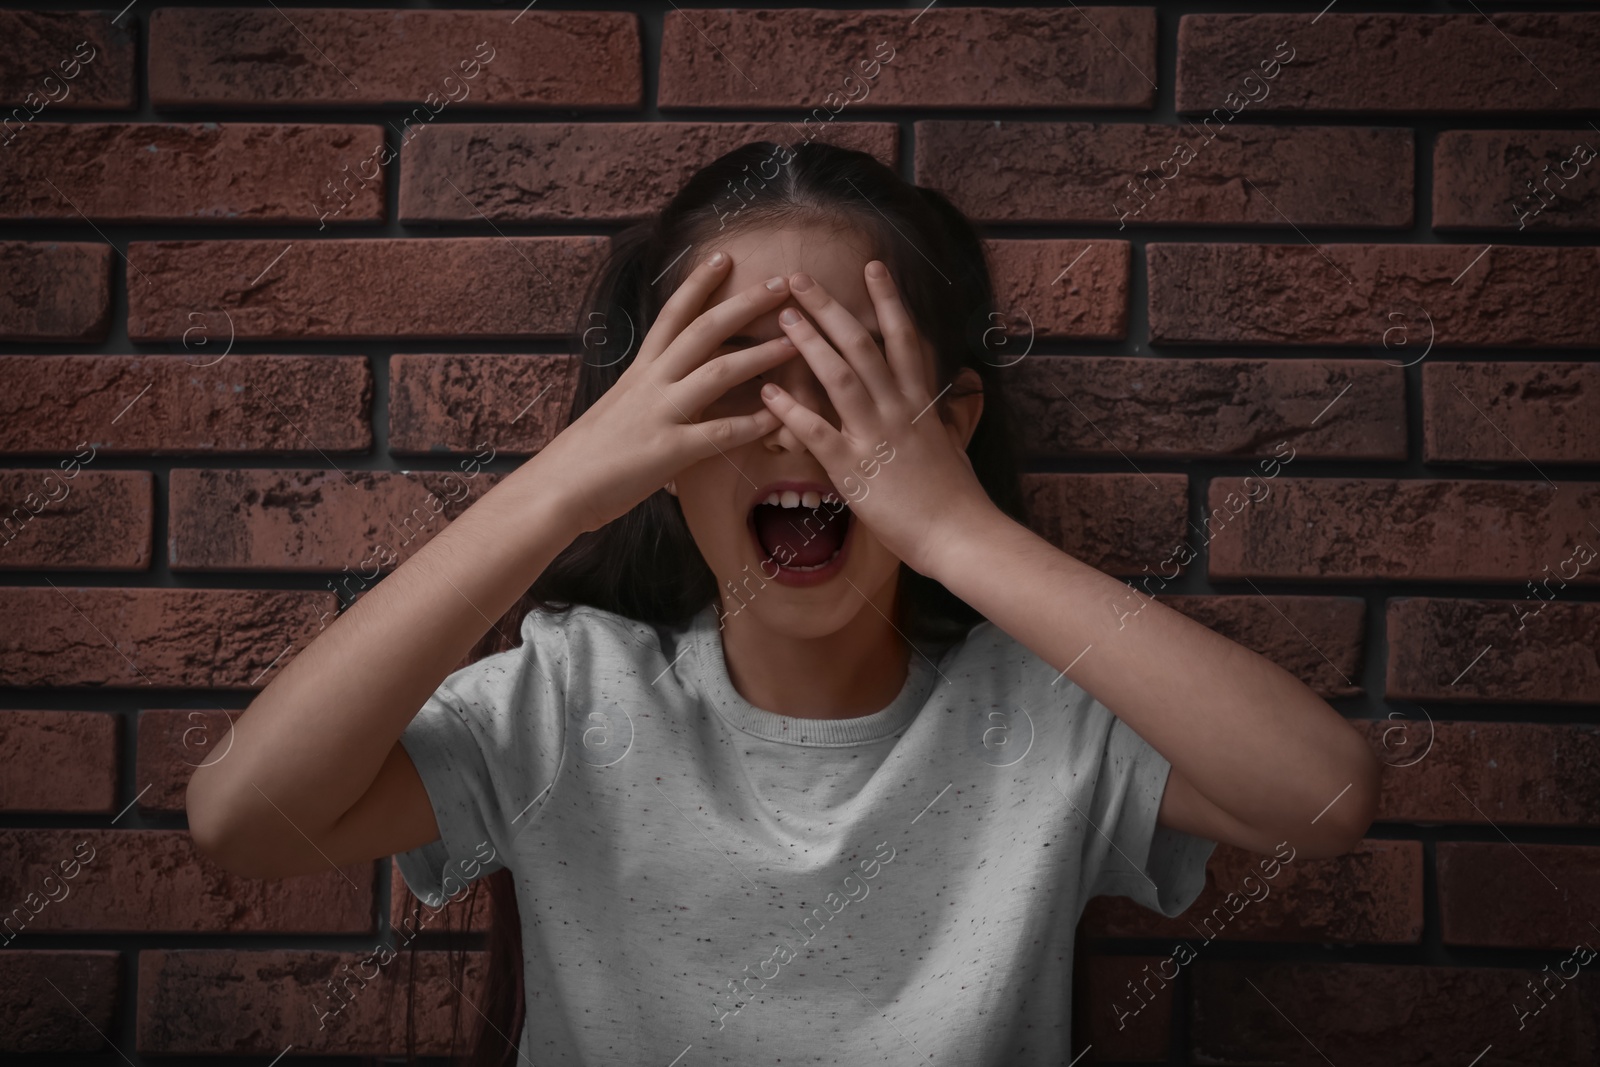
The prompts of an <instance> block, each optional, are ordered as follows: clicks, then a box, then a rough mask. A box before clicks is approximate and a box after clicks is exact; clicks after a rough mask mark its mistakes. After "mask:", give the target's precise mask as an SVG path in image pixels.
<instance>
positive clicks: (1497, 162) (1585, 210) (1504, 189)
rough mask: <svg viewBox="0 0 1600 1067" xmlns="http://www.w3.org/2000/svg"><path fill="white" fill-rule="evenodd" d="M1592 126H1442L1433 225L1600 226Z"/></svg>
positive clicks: (1599, 140)
mask: <svg viewBox="0 0 1600 1067" xmlns="http://www.w3.org/2000/svg"><path fill="white" fill-rule="evenodd" d="M1597 155H1600V136H1596V133H1595V131H1594V130H1593V129H1590V128H1582V129H1578V128H1574V129H1568V130H1446V131H1445V132H1443V133H1441V134H1440V135H1439V137H1438V139H1437V140H1436V141H1435V142H1434V146H1433V228H1434V229H1436V230H1455V229H1501V230H1505V229H1509V230H1514V231H1517V232H1528V231H1532V232H1533V233H1538V232H1540V231H1541V230H1596V229H1600V178H1597V177H1596V173H1595V172H1596V171H1597V170H1600V163H1597V160H1596V157H1597Z"/></svg>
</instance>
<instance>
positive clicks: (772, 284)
mask: <svg viewBox="0 0 1600 1067" xmlns="http://www.w3.org/2000/svg"><path fill="white" fill-rule="evenodd" d="M788 284H789V283H788V281H787V280H786V279H785V278H784V277H783V275H781V274H780V275H778V276H777V277H776V278H770V279H768V280H767V288H768V289H771V290H772V291H773V292H774V293H781V292H783V287H784V286H785V285H788Z"/></svg>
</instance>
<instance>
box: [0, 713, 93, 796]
mask: <svg viewBox="0 0 1600 1067" xmlns="http://www.w3.org/2000/svg"><path fill="white" fill-rule="evenodd" d="M117 734H118V725H117V717H116V716H115V715H102V714H100V713H98V712H93V711H0V752H4V753H5V754H6V773H5V776H4V777H0V811H80V812H105V813H110V812H112V811H115V810H116V809H115V807H114V806H113V804H114V801H115V799H116V795H117Z"/></svg>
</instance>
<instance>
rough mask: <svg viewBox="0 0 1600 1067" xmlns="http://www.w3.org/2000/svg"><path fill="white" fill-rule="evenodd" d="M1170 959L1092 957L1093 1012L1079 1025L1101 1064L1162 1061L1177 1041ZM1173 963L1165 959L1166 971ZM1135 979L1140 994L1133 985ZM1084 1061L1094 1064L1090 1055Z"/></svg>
mask: <svg viewBox="0 0 1600 1067" xmlns="http://www.w3.org/2000/svg"><path fill="white" fill-rule="evenodd" d="M1164 960H1165V957H1162V956H1090V957H1088V960H1087V962H1088V973H1087V974H1084V975H1081V976H1079V977H1078V978H1077V981H1078V982H1080V983H1082V984H1083V985H1086V986H1087V987H1088V991H1089V992H1088V1010H1087V1012H1085V1014H1084V1017H1083V1018H1082V1019H1081V1020H1080V1021H1079V1023H1078V1025H1079V1026H1080V1027H1082V1028H1084V1029H1086V1031H1087V1043H1088V1044H1089V1045H1090V1047H1091V1048H1093V1050H1094V1051H1093V1052H1092V1053H1090V1056H1092V1057H1093V1062H1099V1063H1129V1062H1133V1063H1138V1062H1148V1061H1152V1060H1160V1059H1162V1058H1164V1057H1165V1056H1166V1054H1167V1047H1168V1045H1169V1044H1170V1043H1171V1041H1172V1037H1171V1034H1172V1002H1173V1000H1174V999H1175V995H1174V989H1173V986H1172V984H1171V983H1170V982H1164V981H1162V980H1161V970H1162V967H1163V963H1164ZM1172 967H1173V964H1171V963H1165V969H1166V973H1168V974H1171V973H1172ZM1130 982H1131V983H1133V986H1134V989H1136V990H1138V993H1137V995H1136V994H1135V993H1134V992H1133V990H1130V989H1129V985H1128V984H1129V983H1130ZM1085 1062H1090V1061H1089V1060H1088V1059H1086V1060H1085Z"/></svg>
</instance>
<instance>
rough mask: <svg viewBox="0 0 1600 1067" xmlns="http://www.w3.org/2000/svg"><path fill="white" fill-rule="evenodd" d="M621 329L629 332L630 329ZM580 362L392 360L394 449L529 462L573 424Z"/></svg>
mask: <svg viewBox="0 0 1600 1067" xmlns="http://www.w3.org/2000/svg"><path fill="white" fill-rule="evenodd" d="M617 328H619V329H626V328H627V327H626V325H625V324H620V323H619V324H617ZM582 358H584V357H582V356H578V355H548V356H544V355H487V354H486V355H457V354H454V353H451V354H439V355H410V354H407V353H397V354H395V355H394V356H392V357H390V360H389V450H390V451H391V452H394V453H395V454H398V455H415V454H421V453H442V452H455V453H474V454H476V452H477V451H479V450H481V449H482V447H483V446H484V445H486V444H487V445H489V446H491V447H493V448H494V449H496V451H497V452H498V453H503V454H506V455H511V456H523V455H530V454H532V453H534V452H537V451H539V450H540V449H542V448H544V447H545V446H546V445H548V444H549V443H550V442H551V441H552V440H554V439H555V436H556V434H558V433H560V432H561V431H562V429H564V428H565V427H566V425H567V413H568V412H569V411H571V410H572V401H573V398H574V397H575V396H576V395H577V391H578V372H579V369H580V368H579V361H580V359H582Z"/></svg>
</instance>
